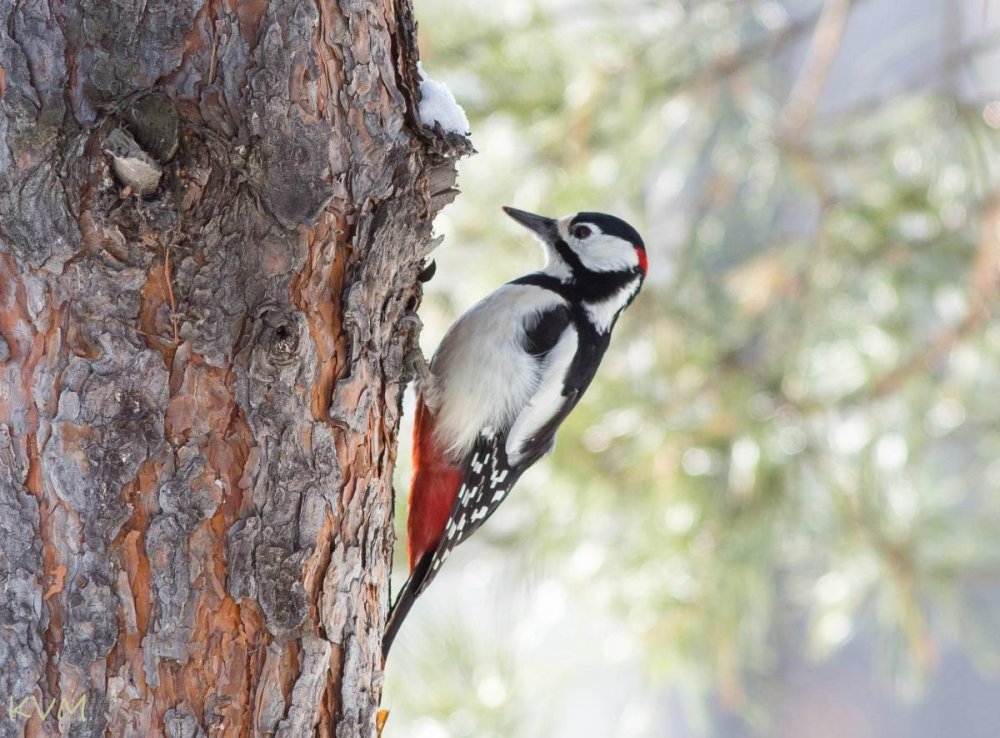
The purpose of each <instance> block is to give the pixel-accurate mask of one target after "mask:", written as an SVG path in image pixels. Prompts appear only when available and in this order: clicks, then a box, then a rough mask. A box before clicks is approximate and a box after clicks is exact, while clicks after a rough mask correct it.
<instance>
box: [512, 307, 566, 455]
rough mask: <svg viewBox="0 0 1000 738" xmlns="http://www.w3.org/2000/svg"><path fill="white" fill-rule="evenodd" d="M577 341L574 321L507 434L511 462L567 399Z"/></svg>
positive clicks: (553, 349) (548, 359) (547, 361)
mask: <svg viewBox="0 0 1000 738" xmlns="http://www.w3.org/2000/svg"><path fill="white" fill-rule="evenodd" d="M578 343H579V337H578V336H577V333H576V328H574V327H573V325H572V324H571V325H569V326H567V328H566V331H565V332H564V333H563V334H562V336H561V337H560V338H559V341H558V342H556V345H555V346H553V347H552V350H551V351H549V353H548V354H547V355H546V357H545V361H544V362H543V363H542V368H541V371H540V376H541V377H543V379H542V381H541V383H540V384H539V385H538V388H537V389H536V390H535V393H534V394H533V395H532V396H531V399H530V400H529V401H528V403H527V405H525V407H524V409H523V410H522V411H521V412H520V413H519V414H518V416H517V420H515V421H514V425H512V426H511V428H510V433H508V434H507V446H506V451H507V461H508V463H510V465H511V466H516V465H517V464H518V462H519V461H520V460H521V456H522V454H523V450H524V449H523V446H524V443H525V442H526V441H527V440H528V439H530V438H531V437H532V436H533V435H535V433H537V432H538V431H539V430H540V429H541V428H542V426H544V425H545V424H546V423H547V422H549V421H550V420H551V419H552V417H553V416H554V415H555V414H556V413H557V412H558V411H559V408H560V407H562V404H563V403H564V402H565V401H566V396H565V394H564V393H563V389H564V387H563V381H564V380H565V378H566V373H567V371H568V370H569V366H570V364H571V363H572V362H573V357H574V356H576V349H577V345H578Z"/></svg>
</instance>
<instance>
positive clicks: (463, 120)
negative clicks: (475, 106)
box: [417, 62, 471, 136]
mask: <svg viewBox="0 0 1000 738" xmlns="http://www.w3.org/2000/svg"><path fill="white" fill-rule="evenodd" d="M417 70H418V71H419V72H420V109H419V111H418V112H419V114H420V122H421V123H422V124H423V125H424V126H426V127H427V128H433V127H434V124H435V123H440V124H441V128H442V129H443V130H445V131H447V132H450V133H459V134H461V135H463V136H467V135H469V132H470V130H471V128H470V127H469V119H468V118H467V117H466V115H465V111H464V110H462V106H461V105H459V104H458V101H457V100H455V96H454V95H453V94H452V92H451V90H449V89H448V88H447V87H446V86H445V85H443V84H441V83H440V82H436V81H435V80H433V79H431V78H430V77H429V76H427V72H425V71H424V68H423V65H421V64H420V62H417Z"/></svg>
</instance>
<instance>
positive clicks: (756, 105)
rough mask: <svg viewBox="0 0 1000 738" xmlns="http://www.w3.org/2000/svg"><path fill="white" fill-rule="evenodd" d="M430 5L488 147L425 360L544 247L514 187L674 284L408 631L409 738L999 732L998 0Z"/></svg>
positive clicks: (399, 657)
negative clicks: (584, 218)
mask: <svg viewBox="0 0 1000 738" xmlns="http://www.w3.org/2000/svg"><path fill="white" fill-rule="evenodd" d="M416 6H417V13H418V19H419V21H420V29H419V30H420V43H421V48H422V56H423V60H424V67H425V69H426V70H427V72H428V73H429V74H430V75H431V76H432V77H434V78H436V79H438V80H440V81H442V82H445V83H447V84H448V85H449V86H450V87H451V89H452V90H453V91H454V93H455V95H456V97H457V98H458V100H459V102H460V103H461V104H462V105H463V106H464V107H465V110H466V111H467V113H468V114H469V118H470V120H471V123H472V139H473V143H474V144H475V146H476V148H477V149H478V151H479V153H478V154H477V155H476V156H474V157H472V158H470V159H467V160H465V161H463V162H462V163H461V165H460V178H459V185H460V187H461V189H462V193H463V194H462V195H461V196H460V197H459V198H458V200H457V201H456V202H455V204H453V205H451V206H449V207H448V208H447V209H446V210H445V211H444V213H443V214H442V215H441V216H440V217H439V218H438V220H437V225H438V229H439V232H440V233H442V234H444V235H445V237H446V238H445V241H444V244H443V245H442V246H441V247H440V248H439V249H438V250H437V251H436V252H435V254H434V256H435V258H436V260H437V264H438V269H437V277H436V278H435V279H434V280H433V281H432V282H430V283H429V284H428V286H427V297H426V299H425V301H424V307H423V309H422V314H423V316H424V320H425V323H426V326H427V327H426V330H425V331H424V334H423V343H424V349H425V352H427V353H428V355H429V354H430V352H432V351H433V349H434V348H435V347H436V345H437V342H438V340H439V339H440V337H441V335H442V334H443V332H444V330H445V329H446V328H447V326H448V324H449V323H450V322H451V321H452V320H454V318H455V317H457V315H459V314H460V313H461V312H462V311H463V310H465V309H466V308H467V307H469V306H470V305H471V304H472V303H473V302H475V301H476V300H477V299H479V298H480V297H482V296H483V295H485V294H486V293H487V292H489V291H491V290H492V289H494V288H495V287H496V286H498V285H499V284H500V283H502V282H504V281H506V280H508V279H511V278H513V277H515V276H517V275H519V274H521V273H524V272H525V271H529V270H533V269H535V268H537V267H538V266H539V265H540V263H541V255H540V250H539V249H538V247H537V246H535V245H534V244H533V242H532V241H531V238H530V236H529V235H528V234H527V232H526V231H524V230H522V229H520V228H518V227H517V226H516V225H515V224H514V223H513V222H511V221H509V220H508V219H507V218H505V217H504V216H503V214H502V213H501V211H500V209H499V208H500V206H501V205H504V204H509V205H514V206H517V207H519V208H524V209H527V210H532V211H535V212H541V213H545V214H550V215H561V214H564V213H568V212H573V211H577V210H603V211H608V212H612V213H615V214H618V215H620V216H622V217H624V218H626V219H627V220H629V221H630V222H632V223H633V224H635V225H636V226H637V227H638V228H639V230H640V232H642V233H643V235H644V237H645V239H646V243H647V247H648V249H649V259H650V264H651V272H650V275H649V279H648V280H647V283H646V287H645V288H644V291H643V293H642V294H640V296H639V298H638V300H637V301H636V302H635V303H634V305H633V306H632V307H631V308H630V309H629V311H628V312H626V313H625V315H624V317H623V318H622V320H621V321H620V322H619V324H618V328H617V329H616V334H615V336H614V340H613V341H612V347H611V350H610V351H609V353H608V355H607V357H606V358H605V361H604V364H603V366H602V367H601V371H600V372H599V375H598V378H597V380H596V382H595V383H594V385H593V386H592V387H591V389H590V390H589V392H588V394H587V395H586V397H585V398H584V400H583V402H582V403H581V405H580V406H579V407H578V408H577V409H576V410H575V411H574V413H573V414H572V415H571V416H570V418H569V420H568V421H567V423H566V424H565V426H564V427H563V429H562V430H561V432H560V435H559V439H558V444H557V448H556V451H555V453H554V455H552V456H550V457H548V458H546V459H545V460H543V461H542V462H540V463H539V464H538V465H537V466H536V467H535V468H533V469H532V470H531V471H530V472H529V474H527V475H526V476H525V477H524V478H523V480H522V481H521V482H520V484H519V485H518V486H517V487H516V489H515V490H514V492H513V493H512V495H511V496H510V497H509V498H508V500H507V502H506V503H505V504H504V506H503V507H501V509H500V511H499V512H498V513H497V514H496V515H495V516H494V517H493V518H492V519H491V520H490V521H489V522H488V523H487V524H486V525H485V526H484V527H483V528H482V529H481V531H480V532H479V533H478V534H477V536H476V537H475V538H474V539H473V540H472V541H470V542H469V543H467V544H465V545H463V546H462V547H460V548H459V549H458V550H457V551H456V553H455V554H454V555H453V556H452V557H451V558H450V559H449V562H448V564H447V565H446V566H445V567H444V569H443V571H442V574H441V575H440V576H439V577H438V579H437V580H436V581H435V583H434V585H433V586H432V587H431V588H430V589H429V590H428V592H427V593H426V594H425V596H424V597H423V598H422V599H421V600H420V601H419V602H418V604H417V606H416V607H415V609H414V611H413V614H412V616H411V617H410V619H409V621H408V622H407V623H406V625H405V626H404V628H403V630H402V632H401V634H400V637H399V639H398V640H397V641H396V645H395V646H394V649H393V655H392V659H391V660H390V662H389V668H388V672H387V676H386V692H385V697H384V700H383V705H384V706H385V707H388V708H390V710H391V716H390V719H389V723H388V725H387V727H386V731H385V734H384V735H385V736H386V738H402V737H405V738H462V737H465V736H469V737H472V736H475V737H476V738H491V737H494V736H495V737H497V738H500V737H503V738H535V737H538V738H542V737H544V738H592V737H593V738H598V737H599V738H685V737H686V736H712V737H716V736H719V737H724V738H737V737H742V736H780V737H788V738H826V737H830V738H833V737H836V738H859V737H867V736H874V737H878V738H886V737H896V736H900V737H905V738H925V737H926V738H932V737H933V738H940V737H942V736H961V737H963V738H964V737H970V738H978V737H980V736H982V737H984V738H985V737H986V736H990V737H991V738H992V737H995V736H997V735H1000V494H998V489H1000V326H998V325H997V324H996V321H995V320H994V317H995V307H996V305H997V302H998V299H1000V232H998V222H1000V194H998V193H1000V167H998V163H1000V159H998V149H1000V132H998V130H997V129H998V128H1000V51H998V49H1000V2H997V1H996V0H905V2H903V1H900V0H854V1H853V2H851V1H849V0H827V1H826V2H819V1H816V0H813V1H806V0H802V1H798V0H788V1H779V0H760V1H758V0H704V1H698V0H683V1H682V0H648V1H643V0H504V1H503V2H497V3H486V2H481V3H469V2H460V1H459V0H417V3H416ZM410 411H411V412H412V403H411V405H410ZM403 432H404V437H405V438H406V439H407V440H406V441H404V443H403V444H402V445H401V448H400V459H401V464H400V468H399V470H398V476H397V484H396V489H397V494H398V495H399V497H400V498H401V499H403V498H405V494H406V489H407V483H408V476H409V468H408V466H407V463H406V460H405V457H406V456H407V455H408V453H409V444H408V435H409V428H404V431H403ZM398 511H399V513H400V515H399V518H398V521H397V523H398V526H397V530H398V532H399V535H400V543H399V544H398V546H397V548H398V554H399V555H398V558H397V567H396V569H397V578H396V579H395V580H394V584H395V587H396V588H398V586H399V585H400V584H401V583H402V579H403V577H404V576H405V561H404V557H403V548H402V534H403V530H404V514H405V506H404V505H400V506H399V510H398Z"/></svg>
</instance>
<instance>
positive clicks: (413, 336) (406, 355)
mask: <svg viewBox="0 0 1000 738" xmlns="http://www.w3.org/2000/svg"><path fill="white" fill-rule="evenodd" d="M400 323H401V324H402V325H404V326H408V327H409V330H407V332H406V343H405V344H404V347H403V375H402V381H403V384H409V383H410V382H412V381H414V380H416V382H417V387H418V388H420V389H425V388H427V387H429V386H430V382H431V368H430V365H429V364H428V363H427V359H426V358H425V357H424V352H423V351H421V349H420V331H421V330H423V327H424V324H423V323H422V322H421V321H420V317H419V316H418V315H417V314H416V313H415V312H412V311H411V312H408V313H406V314H405V315H404V316H403V317H402V318H401V319H400Z"/></svg>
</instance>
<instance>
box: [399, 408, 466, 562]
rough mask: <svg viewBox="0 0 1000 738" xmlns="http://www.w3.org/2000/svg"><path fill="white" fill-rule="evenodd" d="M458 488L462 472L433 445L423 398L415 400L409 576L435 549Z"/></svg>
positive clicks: (430, 421) (430, 417)
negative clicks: (422, 558)
mask: <svg viewBox="0 0 1000 738" xmlns="http://www.w3.org/2000/svg"><path fill="white" fill-rule="evenodd" d="M461 484H462V468H461V467H459V466H455V465H454V464H451V463H449V462H448V460H447V459H446V458H445V456H444V454H443V453H442V452H441V450H440V449H439V448H438V447H437V444H435V443H434V416H433V414H432V413H431V411H430V410H428V409H427V406H426V405H425V404H424V400H423V397H419V398H417V416H416V422H415V423H414V426H413V479H412V480H411V482H410V507H409V517H408V518H407V520H406V537H407V542H406V553H407V555H408V557H409V561H410V571H411V572H412V571H413V569H414V567H415V566H416V565H417V562H418V561H420V557H421V556H423V555H424V554H425V553H427V552H428V551H433V550H434V549H435V548H436V547H437V544H438V541H439V540H440V539H441V535H442V533H444V528H445V526H446V525H447V524H448V516H449V515H451V508H452V505H453V504H454V503H455V498H456V497H457V496H458V488H459V486H461Z"/></svg>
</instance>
